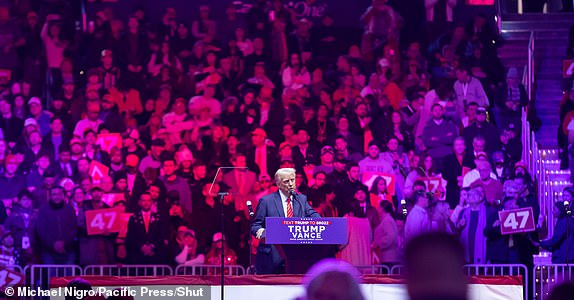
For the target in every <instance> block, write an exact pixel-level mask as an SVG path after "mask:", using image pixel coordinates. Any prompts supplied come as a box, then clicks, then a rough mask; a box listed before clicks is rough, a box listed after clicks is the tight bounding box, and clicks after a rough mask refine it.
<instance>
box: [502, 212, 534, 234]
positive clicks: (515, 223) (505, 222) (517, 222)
mask: <svg viewBox="0 0 574 300" xmlns="http://www.w3.org/2000/svg"><path fill="white" fill-rule="evenodd" d="M498 219H499V220H500V232H501V233H502V234H514V233H520V232H530V231H534V230H535V228H534V214H533V213H532V207H526V208H520V209H513V210H503V211H499V212H498Z"/></svg>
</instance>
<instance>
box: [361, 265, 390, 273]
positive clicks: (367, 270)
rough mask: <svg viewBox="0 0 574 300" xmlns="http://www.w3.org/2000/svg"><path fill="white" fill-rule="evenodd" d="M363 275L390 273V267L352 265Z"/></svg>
mask: <svg viewBox="0 0 574 300" xmlns="http://www.w3.org/2000/svg"><path fill="white" fill-rule="evenodd" d="M354 267H355V268H356V269H357V270H359V272H361V274H364V275H367V274H369V275H390V274H391V269H390V268H389V267H388V266H386V265H371V266H354Z"/></svg>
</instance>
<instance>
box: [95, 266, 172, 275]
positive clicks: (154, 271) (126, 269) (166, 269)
mask: <svg viewBox="0 0 574 300" xmlns="http://www.w3.org/2000/svg"><path fill="white" fill-rule="evenodd" d="M84 275H95V276H119V277H134V276H171V275H173V270H172V268H171V267H170V266H167V265H90V266H86V267H85V268H84Z"/></svg>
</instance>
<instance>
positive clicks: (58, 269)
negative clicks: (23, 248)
mask: <svg viewBox="0 0 574 300" xmlns="http://www.w3.org/2000/svg"><path fill="white" fill-rule="evenodd" d="M24 271H25V272H26V285H27V286H30V287H32V288H41V289H43V290H48V289H50V278H52V277H65V276H81V275H83V272H82V268H80V266H76V265H31V266H28V267H26V268H25V269H24Z"/></svg>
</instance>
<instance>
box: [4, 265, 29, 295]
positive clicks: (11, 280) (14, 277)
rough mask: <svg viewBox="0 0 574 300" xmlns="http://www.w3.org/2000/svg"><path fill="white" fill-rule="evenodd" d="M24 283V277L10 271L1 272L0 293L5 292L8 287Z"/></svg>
mask: <svg viewBox="0 0 574 300" xmlns="http://www.w3.org/2000/svg"><path fill="white" fill-rule="evenodd" d="M22 283H24V275H23V274H20V273H17V272H14V271H11V270H8V269H3V270H0V291H4V290H5V289H6V288H7V287H9V286H10V287H13V286H17V285H20V284H22Z"/></svg>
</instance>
